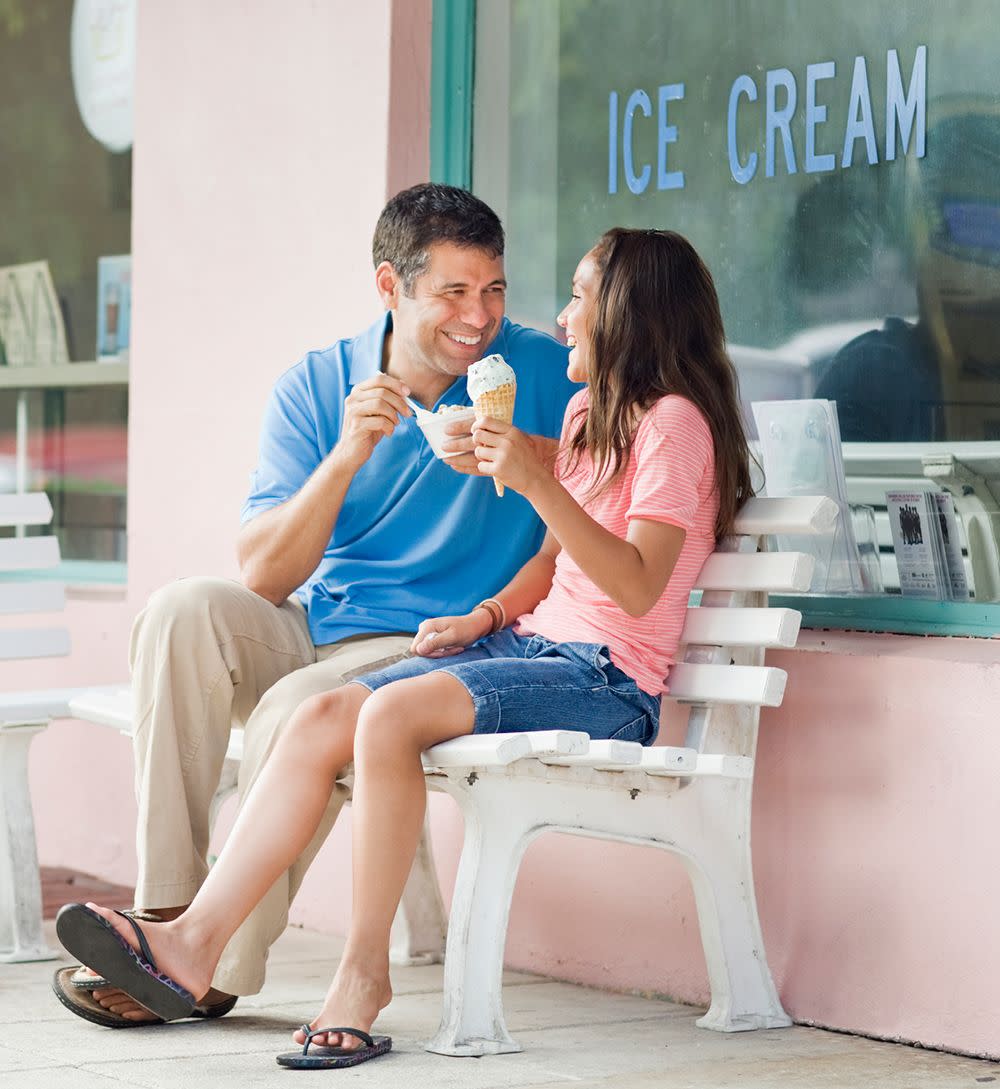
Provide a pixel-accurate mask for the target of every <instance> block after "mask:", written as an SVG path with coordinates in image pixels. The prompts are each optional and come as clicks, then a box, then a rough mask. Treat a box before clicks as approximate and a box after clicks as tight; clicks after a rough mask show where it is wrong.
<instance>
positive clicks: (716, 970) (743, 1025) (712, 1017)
mask: <svg viewBox="0 0 1000 1089" xmlns="http://www.w3.org/2000/svg"><path fill="white" fill-rule="evenodd" d="M698 785H699V786H701V785H702V784H698ZM709 785H710V784H708V783H705V784H704V786H705V787H709ZM711 786H712V787H718V788H719V789H715V790H711V791H708V790H706V791H705V795H704V797H703V799H702V805H703V811H705V812H714V813H715V814H716V817H717V819H718V818H719V816H720V815H721V814H722V813H723V812H724V811H725V810H729V816H730V818H731V819H730V820H729V821H725V820H718V824H719V825H721V826H722V827H723V828H726V829H727V834H726V835H725V836H713V837H711V838H710V839H709V838H705V839H702V841H701V842H700V843H698V844H693V845H692V847H693V849H692V850H691V851H690V852H689V853H687V852H686V854H685V858H684V862H685V865H686V866H687V870H688V873H689V875H690V877H691V883H692V885H693V886H694V894H695V901H696V902H697V906H698V921H699V924H700V927H701V940H702V944H703V946H704V949H705V961H706V965H707V968H708V978H709V983H710V986H711V989H712V1004H711V1006H710V1007H709V1010H708V1012H707V1013H706V1014H705V1016H704V1017H701V1018H699V1019H698V1022H697V1024H698V1025H699V1027H701V1028H707V1029H714V1030H715V1031H716V1032H746V1031H749V1030H751V1029H761V1028H785V1027H787V1026H788V1025H790V1024H791V1023H792V1020H791V1018H790V1017H789V1016H788V1014H787V1013H785V1011H784V1009H783V1008H782V1005H781V1001H780V1000H779V998H778V992H777V990H776V989H775V986H774V980H773V979H772V978H771V970H770V968H769V967H768V963H767V956H766V954H765V951H764V938H763V935H762V934H761V929H760V919H759V917H758V915H757V899H756V896H755V894H754V885H753V869H752V867H751V859H750V819H749V814H750V800H749V792H750V784H749V782H740V783H728V784H725V783H718V784H714V783H713V784H711ZM734 808H735V809H736V812H733V809H734ZM712 825H713V822H709V821H706V822H704V823H703V824H701V827H712ZM740 828H742V834H739V835H734V834H729V833H731V832H734V831H737V830H739V829H740Z"/></svg>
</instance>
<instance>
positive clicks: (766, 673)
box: [667, 662, 788, 707]
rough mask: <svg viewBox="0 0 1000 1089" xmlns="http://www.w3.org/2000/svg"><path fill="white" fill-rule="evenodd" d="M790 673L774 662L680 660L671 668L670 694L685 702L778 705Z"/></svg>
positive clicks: (755, 705)
mask: <svg viewBox="0 0 1000 1089" xmlns="http://www.w3.org/2000/svg"><path fill="white" fill-rule="evenodd" d="M787 676H788V675H787V674H786V673H785V671H784V670H783V669H775V668H774V667H773V666H738V665H707V664H701V663H694V662H678V663H677V665H675V666H674V667H673V668H672V669H671V670H670V676H669V677H668V678H667V685H668V687H669V688H670V697H671V698H672V699H674V700H679V701H681V702H683V703H748V704H750V705H751V706H754V707H777V706H779V705H780V703H781V699H782V696H784V694H785V681H786V680H787Z"/></svg>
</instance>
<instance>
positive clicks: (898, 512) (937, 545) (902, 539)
mask: <svg viewBox="0 0 1000 1089" xmlns="http://www.w3.org/2000/svg"><path fill="white" fill-rule="evenodd" d="M885 501H886V509H887V511H888V514H889V527H890V529H891V530H892V545H893V549H894V550H895V553H896V566H897V568H898V569H899V590H900V593H902V594H903V595H904V596H905V597H924V598H933V599H935V600H938V601H941V600H944V599H946V598H948V597H950V590H949V585H950V583H949V579H948V573H947V567H946V563H945V559H944V544H943V541H942V539H941V524H940V519H939V517H938V509H937V503H936V502H935V501H934V498H933V496H932V495H931V493H930V492H926V491H919V492H897V491H892V492H886V493H885Z"/></svg>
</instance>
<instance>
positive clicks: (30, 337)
mask: <svg viewBox="0 0 1000 1089" xmlns="http://www.w3.org/2000/svg"><path fill="white" fill-rule="evenodd" d="M68 362H69V352H68V351H67V349H66V327H65V325H64V324H63V317H62V310H60V308H59V299H58V297H57V296H56V290H55V286H54V285H53V283H52V273H51V272H50V271H49V263H48V261H32V262H31V263H29V264H26V265H8V266H6V267H5V268H0V365H6V366H8V367H54V366H57V365H59V364H60V363H68Z"/></svg>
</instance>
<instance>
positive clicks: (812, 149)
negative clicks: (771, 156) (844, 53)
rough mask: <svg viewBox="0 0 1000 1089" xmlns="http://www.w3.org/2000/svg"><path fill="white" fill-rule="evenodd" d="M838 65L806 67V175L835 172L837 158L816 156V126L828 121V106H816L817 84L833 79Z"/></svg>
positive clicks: (831, 155) (828, 64) (834, 156)
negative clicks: (826, 171)
mask: <svg viewBox="0 0 1000 1089" xmlns="http://www.w3.org/2000/svg"><path fill="white" fill-rule="evenodd" d="M836 74H837V65H836V64H835V63H834V62H833V61H824V62H823V63H822V64H808V65H806V164H805V165H806V173H807V174H818V173H820V172H821V171H824V170H833V169H834V168H835V167H836V165H837V156H836V155H833V154H829V155H817V154H816V126H817V125H822V124H823V122H824V121H826V106H817V105H816V84H817V83H819V81H820V80H821V79H833V77H834V76H835V75H836Z"/></svg>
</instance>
